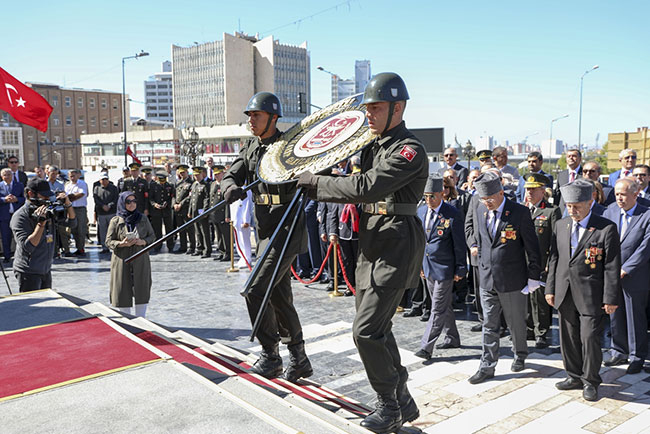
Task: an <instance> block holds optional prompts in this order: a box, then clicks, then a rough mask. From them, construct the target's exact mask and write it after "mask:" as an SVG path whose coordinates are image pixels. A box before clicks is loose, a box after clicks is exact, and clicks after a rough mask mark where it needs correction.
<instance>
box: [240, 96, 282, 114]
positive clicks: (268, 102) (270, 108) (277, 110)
mask: <svg viewBox="0 0 650 434" xmlns="http://www.w3.org/2000/svg"><path fill="white" fill-rule="evenodd" d="M253 111H261V112H267V113H270V114H272V115H278V117H279V118H281V117H282V104H280V99H279V98H278V97H277V96H275V94H272V93H271V92H258V93H256V94H255V95H253V97H252V98H251V99H250V101H248V105H247V106H246V110H244V114H245V115H246V116H248V115H249V114H250V112H253Z"/></svg>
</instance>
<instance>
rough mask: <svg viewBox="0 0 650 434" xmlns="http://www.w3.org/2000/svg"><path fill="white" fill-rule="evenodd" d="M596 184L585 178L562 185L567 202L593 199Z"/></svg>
mask: <svg viewBox="0 0 650 434" xmlns="http://www.w3.org/2000/svg"><path fill="white" fill-rule="evenodd" d="M593 191H594V186H593V185H592V184H591V183H590V182H588V181H585V180H584V179H577V180H575V181H573V182H572V183H570V184H564V185H563V186H562V187H560V193H561V194H562V199H564V202H565V203H576V202H587V201H589V200H591V199H592V197H593V196H592V194H593Z"/></svg>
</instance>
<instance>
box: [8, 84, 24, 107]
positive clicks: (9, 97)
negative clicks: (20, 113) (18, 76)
mask: <svg viewBox="0 0 650 434" xmlns="http://www.w3.org/2000/svg"><path fill="white" fill-rule="evenodd" d="M5 87H6V88H7V99H8V100H9V104H11V106H12V107H13V106H14V104H13V102H11V94H10V93H9V90H13V91H14V92H16V95H18V99H17V100H15V101H16V104H17V106H16V107H23V108H25V102H26V101H25V100H24V99H23V97H22V96H20V94H19V93H18V91H17V90H16V88H15V87H13V86H12V85H10V84H9V83H5Z"/></svg>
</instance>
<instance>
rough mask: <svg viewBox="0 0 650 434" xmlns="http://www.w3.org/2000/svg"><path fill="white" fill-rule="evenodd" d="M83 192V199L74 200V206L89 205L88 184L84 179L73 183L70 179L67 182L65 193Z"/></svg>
mask: <svg viewBox="0 0 650 434" xmlns="http://www.w3.org/2000/svg"><path fill="white" fill-rule="evenodd" d="M79 193H83V194H84V195H83V197H82V198H81V199H77V200H75V201H74V202H72V207H73V208H76V207H80V206H87V205H88V184H86V182H85V181H84V180H83V179H79V180H77V183H76V184H75V183H73V182H72V181H69V182H67V183H66V184H65V194H79Z"/></svg>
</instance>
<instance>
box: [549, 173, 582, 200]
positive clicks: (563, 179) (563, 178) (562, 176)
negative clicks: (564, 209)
mask: <svg viewBox="0 0 650 434" xmlns="http://www.w3.org/2000/svg"><path fill="white" fill-rule="evenodd" d="M581 177H582V164H581V165H580V166H578V177H577V178H576V179H578V178H581ZM568 183H569V169H568V168H567V169H564V170H562V171H561V172H559V173H558V174H557V184H556V185H555V188H554V189H553V203H554V204H556V205H557V204H559V203H560V187H562V186H563V185H565V184H568Z"/></svg>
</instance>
